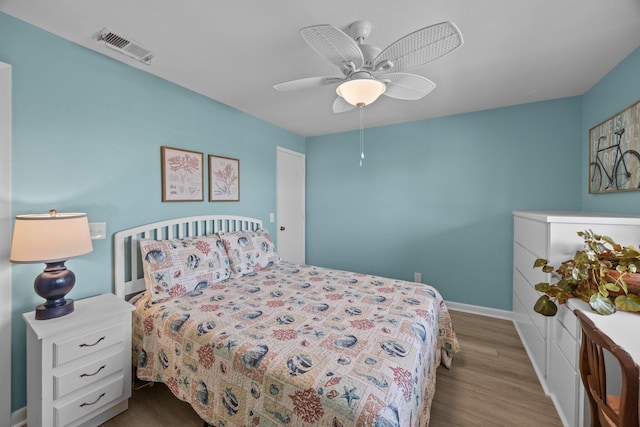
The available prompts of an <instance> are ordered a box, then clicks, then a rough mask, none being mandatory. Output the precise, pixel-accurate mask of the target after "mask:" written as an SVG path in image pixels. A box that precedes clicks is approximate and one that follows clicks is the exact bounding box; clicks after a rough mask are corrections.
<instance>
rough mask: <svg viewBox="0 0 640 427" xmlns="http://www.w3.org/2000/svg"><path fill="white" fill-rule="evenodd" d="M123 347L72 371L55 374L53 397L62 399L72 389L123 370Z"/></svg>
mask: <svg viewBox="0 0 640 427" xmlns="http://www.w3.org/2000/svg"><path fill="white" fill-rule="evenodd" d="M122 357H123V355H122V348H118V349H117V352H115V353H112V354H111V355H106V356H105V357H103V358H101V359H99V360H95V361H92V362H90V363H87V364H86V365H84V366H79V367H75V368H74V369H73V370H72V371H67V372H64V373H59V374H55V375H54V377H53V398H54V399H60V398H61V397H63V396H65V395H66V394H68V393H71V392H72V391H75V390H78V389H80V388H82V387H85V386H87V385H89V384H93V383H95V382H98V381H100V380H101V379H103V378H106V377H108V376H109V375H111V374H113V373H115V372H118V371H121V370H122Z"/></svg>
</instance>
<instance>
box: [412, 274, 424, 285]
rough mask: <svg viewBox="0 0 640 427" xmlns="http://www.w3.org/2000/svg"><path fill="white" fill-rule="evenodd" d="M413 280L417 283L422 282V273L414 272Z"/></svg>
mask: <svg viewBox="0 0 640 427" xmlns="http://www.w3.org/2000/svg"><path fill="white" fill-rule="evenodd" d="M413 281H414V282H416V283H422V273H413Z"/></svg>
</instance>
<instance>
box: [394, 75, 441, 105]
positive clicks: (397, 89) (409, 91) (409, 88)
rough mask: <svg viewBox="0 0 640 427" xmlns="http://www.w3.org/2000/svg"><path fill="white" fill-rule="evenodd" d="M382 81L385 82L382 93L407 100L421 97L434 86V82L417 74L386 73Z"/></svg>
mask: <svg viewBox="0 0 640 427" xmlns="http://www.w3.org/2000/svg"><path fill="white" fill-rule="evenodd" d="M382 81H383V82H385V83H386V84H387V89H386V90H385V92H384V95H387V96H388V97H390V98H397V99H403V100H407V101H415V100H417V99H420V98H423V97H424V96H426V95H427V94H428V93H429V92H431V91H432V90H433V89H435V87H436V84H435V83H434V82H432V81H431V80H429V79H428V78H426V77H422V76H418V75H417V74H408V73H388V74H385V75H384V78H383V79H382Z"/></svg>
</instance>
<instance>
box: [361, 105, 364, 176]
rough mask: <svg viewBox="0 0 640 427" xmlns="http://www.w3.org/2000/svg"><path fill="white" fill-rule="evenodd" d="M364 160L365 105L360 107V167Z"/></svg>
mask: <svg viewBox="0 0 640 427" xmlns="http://www.w3.org/2000/svg"><path fill="white" fill-rule="evenodd" d="M363 160H364V105H360V167H362V161H363Z"/></svg>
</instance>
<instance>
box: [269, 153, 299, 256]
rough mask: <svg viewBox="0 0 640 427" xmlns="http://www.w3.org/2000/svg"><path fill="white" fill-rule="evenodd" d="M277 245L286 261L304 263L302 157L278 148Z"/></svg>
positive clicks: (279, 252)
mask: <svg viewBox="0 0 640 427" xmlns="http://www.w3.org/2000/svg"><path fill="white" fill-rule="evenodd" d="M277 161H278V165H277V168H278V172H277V180H278V183H277V199H278V201H277V209H278V220H277V222H276V224H277V244H278V254H279V255H280V257H282V259H283V260H285V261H290V262H294V263H296V264H304V263H305V259H306V257H305V186H306V183H305V176H306V175H305V155H304V154H301V153H298V152H296V151H291V150H287V149H286V148H281V147H278V149H277Z"/></svg>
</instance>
